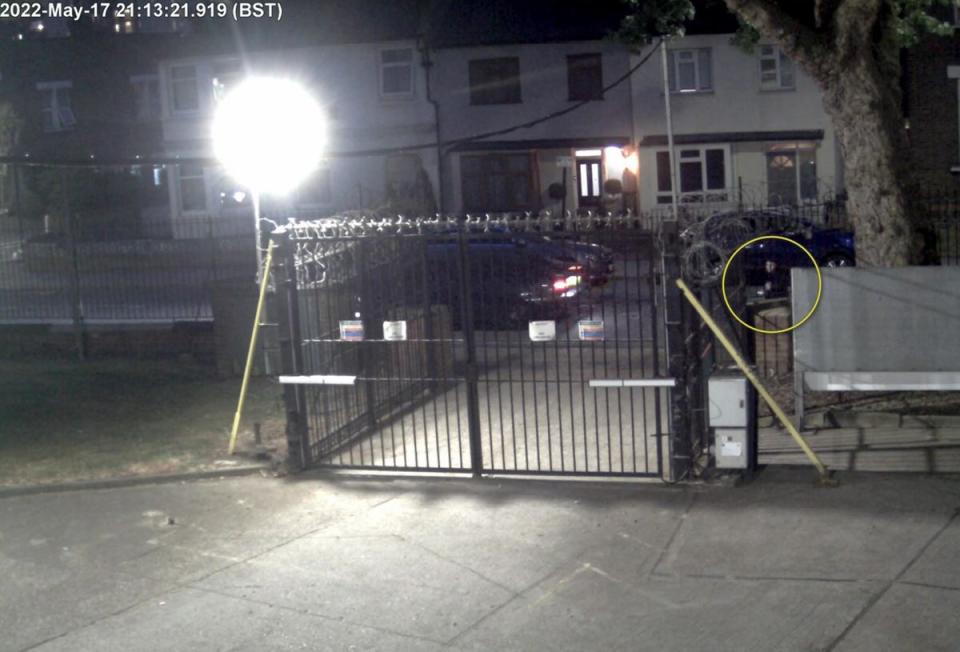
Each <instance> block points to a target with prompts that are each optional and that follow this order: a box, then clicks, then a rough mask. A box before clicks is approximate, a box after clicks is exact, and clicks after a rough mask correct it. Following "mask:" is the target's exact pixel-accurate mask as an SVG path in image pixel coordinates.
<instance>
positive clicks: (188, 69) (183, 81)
mask: <svg viewBox="0 0 960 652" xmlns="http://www.w3.org/2000/svg"><path fill="white" fill-rule="evenodd" d="M170 96H171V101H172V104H173V110H174V111H176V112H180V111H196V110H197V109H199V108H200V93H199V91H198V89H197V67H196V66H173V67H171V68H170Z"/></svg>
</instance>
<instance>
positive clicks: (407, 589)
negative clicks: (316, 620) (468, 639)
mask: <svg viewBox="0 0 960 652" xmlns="http://www.w3.org/2000/svg"><path fill="white" fill-rule="evenodd" d="M197 586H198V587H200V588H203V589H208V590H213V591H217V592H220V593H224V594H227V595H232V596H235V597H238V598H244V599H248V600H252V601H255V602H263V603H267V604H276V605H282V606H285V607H288V608H292V609H303V610H305V611H307V612H309V613H311V614H316V615H319V616H324V617H326V618H331V619H339V620H342V621H344V622H348V623H351V624H355V625H364V626H370V627H379V628H381V629H385V630H388V631H391V632H394V633H397V634H400V635H404V636H412V637H416V638H421V639H428V640H432V641H435V642H438V643H439V642H445V641H447V640H449V639H451V638H453V637H454V636H456V635H457V634H459V633H460V632H461V631H463V630H464V629H465V628H467V627H469V626H470V625H471V624H473V623H474V622H476V621H477V620H479V619H481V618H482V617H483V616H484V615H486V614H487V613H488V612H489V611H491V610H493V609H496V608H497V607H499V606H500V605H502V604H504V603H505V602H507V601H508V600H510V599H511V598H512V597H513V596H514V594H513V592H511V591H510V590H508V589H507V588H505V587H503V586H500V585H498V584H497V583H495V582H493V581H491V580H489V579H487V578H486V577H484V576H482V575H481V574H479V573H476V572H471V571H468V570H467V569H465V568H463V567H462V566H460V565H458V564H456V563H453V562H451V561H448V560H447V559H444V558H443V557H441V556H439V555H437V554H435V553H434V552H432V551H430V550H427V549H424V548H423V547H421V546H418V545H417V544H415V543H413V542H411V541H407V540H405V539H403V538H400V537H397V536H394V535H377V536H357V537H343V538H340V537H325V536H311V535H308V536H305V537H302V538H300V539H297V540H296V541H294V542H292V543H290V544H288V545H286V546H283V547H281V548H278V549H276V550H273V551H271V552H268V553H266V554H264V555H262V556H260V557H258V558H257V559H255V560H252V561H250V562H247V563H244V564H239V565H236V566H232V567H230V568H228V569H226V570H224V571H221V572H219V573H216V574H214V575H211V576H210V577H208V578H206V579H204V580H202V581H201V582H199V583H198V584H197Z"/></svg>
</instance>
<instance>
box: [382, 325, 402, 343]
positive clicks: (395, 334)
mask: <svg viewBox="0 0 960 652" xmlns="http://www.w3.org/2000/svg"><path fill="white" fill-rule="evenodd" d="M383 339H385V340H387V341H388V342H403V341H405V340H406V339H407V322H405V321H385V322H383Z"/></svg>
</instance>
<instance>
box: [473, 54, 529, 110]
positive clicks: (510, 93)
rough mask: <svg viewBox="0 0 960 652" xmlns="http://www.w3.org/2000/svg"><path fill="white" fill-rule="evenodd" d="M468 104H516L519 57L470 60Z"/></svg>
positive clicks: (518, 83) (518, 97) (518, 93)
mask: <svg viewBox="0 0 960 652" xmlns="http://www.w3.org/2000/svg"><path fill="white" fill-rule="evenodd" d="M469 65H470V104H517V103H519V102H520V101H521V99H520V59H518V58H517V57H503V58H500V59H474V60H473V61H471V62H470V64H469Z"/></svg>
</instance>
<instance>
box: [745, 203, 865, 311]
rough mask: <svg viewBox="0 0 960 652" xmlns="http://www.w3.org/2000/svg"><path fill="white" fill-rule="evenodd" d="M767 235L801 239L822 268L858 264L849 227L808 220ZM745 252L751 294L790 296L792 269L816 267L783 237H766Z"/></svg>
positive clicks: (771, 296) (757, 295) (802, 243)
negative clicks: (838, 226) (814, 222)
mask: <svg viewBox="0 0 960 652" xmlns="http://www.w3.org/2000/svg"><path fill="white" fill-rule="evenodd" d="M763 235H783V236H785V237H788V238H790V239H791V240H794V241H796V242H798V243H799V244H801V245H803V247H805V248H806V249H807V251H809V252H810V254H811V255H812V256H813V258H814V260H816V262H817V264H818V265H820V266H821V267H850V266H853V265H855V264H856V252H855V249H854V237H853V233H852V232H851V231H848V230H844V229H833V228H827V229H825V228H819V227H817V226H815V225H813V224H810V223H809V222H807V223H800V224H797V225H795V228H792V229H787V230H781V231H774V232H772V233H765V234H763ZM742 255H743V263H742V264H743V270H744V278H745V282H746V285H747V288H748V297H763V298H776V297H782V296H786V295H787V294H788V292H789V288H790V269H791V268H792V267H811V266H812V263H811V261H810V257H809V256H807V255H806V254H805V253H804V252H803V251H801V250H800V249H799V248H797V247H795V246H794V245H792V244H790V243H789V242H785V241H783V240H772V239H771V240H762V241H760V242H757V243H754V244H752V245H750V246H749V247H747V248H746V249H745V250H744V252H743V253H742Z"/></svg>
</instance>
